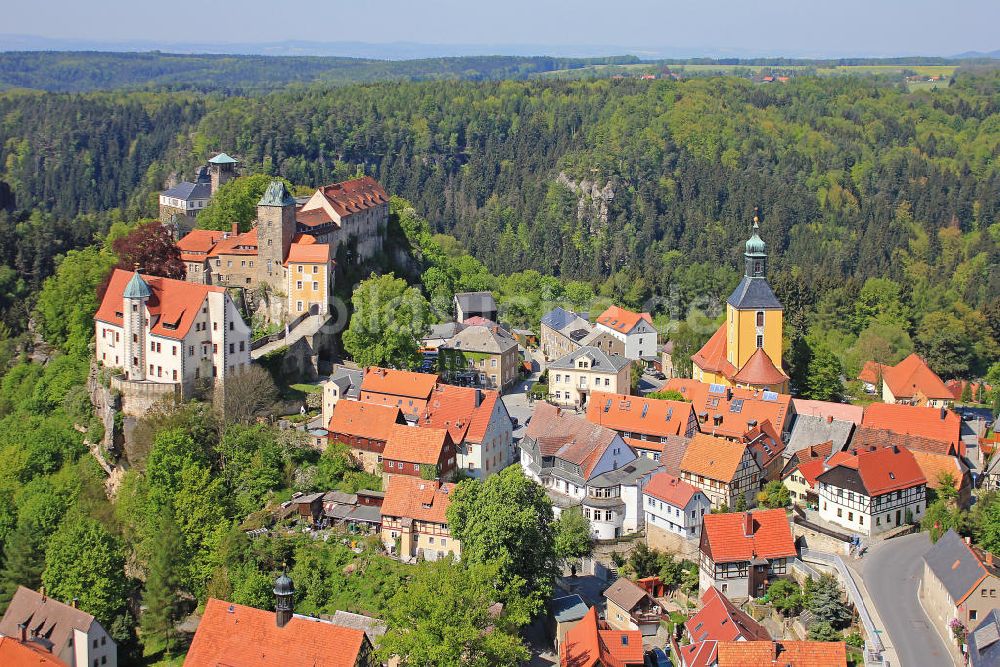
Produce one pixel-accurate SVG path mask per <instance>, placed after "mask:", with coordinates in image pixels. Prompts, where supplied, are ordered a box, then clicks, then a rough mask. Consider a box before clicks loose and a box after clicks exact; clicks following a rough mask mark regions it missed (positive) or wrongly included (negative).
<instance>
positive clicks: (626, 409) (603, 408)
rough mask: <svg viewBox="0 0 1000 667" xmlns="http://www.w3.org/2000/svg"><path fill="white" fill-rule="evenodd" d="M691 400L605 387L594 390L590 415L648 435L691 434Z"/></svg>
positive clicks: (617, 428) (619, 428)
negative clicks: (613, 390) (619, 392)
mask: <svg viewBox="0 0 1000 667" xmlns="http://www.w3.org/2000/svg"><path fill="white" fill-rule="evenodd" d="M692 412H693V409H692V407H691V404H690V403H686V402H684V401H670V400H664V399H655V398H643V397H641V396H627V395H625V394H612V393H608V392H603V391H594V392H591V394H590V400H589V401H588V403H587V419H588V420H589V421H590V422H591V423H594V424H600V425H601V426H607V427H608V428H610V429H613V430H615V431H619V432H622V431H624V432H628V433H645V434H646V435H654V436H660V437H664V436H668V435H687V425H688V422H689V420H690V419H691V417H692Z"/></svg>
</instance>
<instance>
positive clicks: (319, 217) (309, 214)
mask: <svg viewBox="0 0 1000 667" xmlns="http://www.w3.org/2000/svg"><path fill="white" fill-rule="evenodd" d="M295 222H297V223H299V224H301V225H305V226H306V227H319V226H320V225H328V224H330V223H331V222H333V218H331V217H330V214H329V213H327V212H326V211H324V210H323V209H322V208H311V209H309V210H308V211H302V210H298V211H296V212H295Z"/></svg>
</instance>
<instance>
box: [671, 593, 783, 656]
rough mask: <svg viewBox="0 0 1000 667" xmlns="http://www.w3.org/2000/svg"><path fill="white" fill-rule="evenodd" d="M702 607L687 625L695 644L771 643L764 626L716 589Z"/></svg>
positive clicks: (703, 598)
mask: <svg viewBox="0 0 1000 667" xmlns="http://www.w3.org/2000/svg"><path fill="white" fill-rule="evenodd" d="M701 604H702V608H701V610H700V611H699V612H698V613H697V614H695V615H694V616H692V617H691V618H690V620H688V621H687V622H686V623H685V624H684V629H686V630H687V632H688V635H689V636H690V637H691V640H692V641H693V642H699V641H705V640H707V639H711V640H715V641H736V640H737V639H739V638H742V639H744V640H746V641H754V640H764V641H769V640H770V639H771V635H769V634H768V632H767V630H765V629H764V626H763V625H761V624H760V623H758V622H757V621H755V620H754V619H753V618H752V617H751V616H750V615H749V614H747V613H746V612H745V611H743V610H742V609H739V608H738V607H737V606H736V605H734V604H733V603H732V602H730V601H729V599H728V598H727V597H726V596H725V595H723V594H722V593H720V592H719V589H717V588H716V587H715V586H711V587H709V589H708V590H707V591H705V594H704V595H702V596H701Z"/></svg>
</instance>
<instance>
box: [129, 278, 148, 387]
mask: <svg viewBox="0 0 1000 667" xmlns="http://www.w3.org/2000/svg"><path fill="white" fill-rule="evenodd" d="M151 295H152V292H151V291H150V289H149V285H147V284H146V281H145V280H143V279H142V276H140V275H139V267H138V266H136V267H135V274H134V275H133V276H132V279H131V280H129V281H128V285H126V286H125V292H124V293H123V294H122V315H123V317H122V321H123V324H124V326H123V328H124V335H125V360H124V361H125V363H124V365H125V376H126V377H127V378H128V379H129V380H145V379H146V302H147V301H149V297H150V296H151Z"/></svg>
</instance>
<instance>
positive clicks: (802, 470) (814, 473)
mask: <svg viewBox="0 0 1000 667" xmlns="http://www.w3.org/2000/svg"><path fill="white" fill-rule="evenodd" d="M796 470H798V471H799V474H800V475H802V477H803V479H805V480H806V483H807V484H808V485H809V488H811V489H815V488H816V478H817V477H819V476H820V475H822V474H823V473H824V472H825V471H826V462H825V461H824V460H823V459H822V458H818V459H809V460H808V461H804V462H802V463H800V464H799V465H798V466H797V467H795V468H794V469H793V470H792V472H795V471H796ZM789 474H791V473H789ZM786 476H787V475H786Z"/></svg>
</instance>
